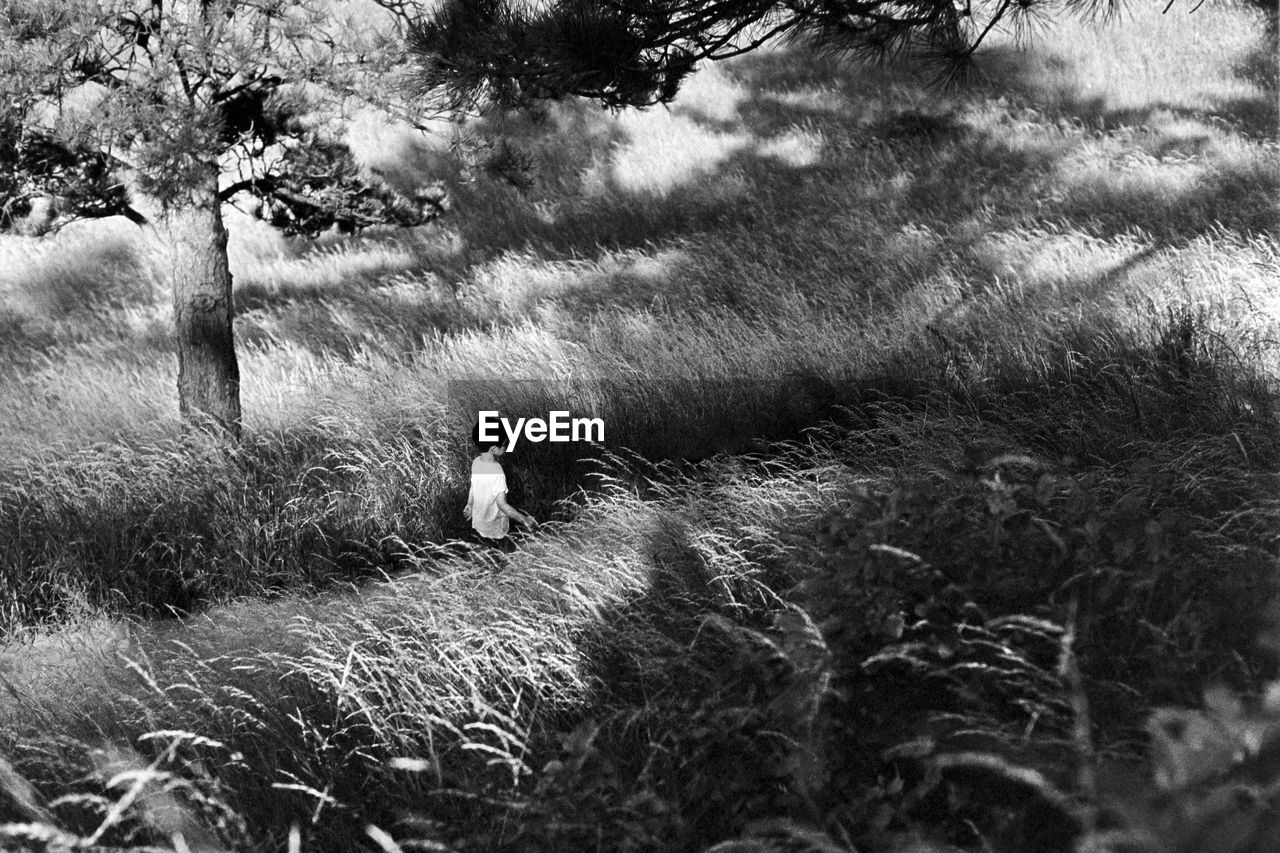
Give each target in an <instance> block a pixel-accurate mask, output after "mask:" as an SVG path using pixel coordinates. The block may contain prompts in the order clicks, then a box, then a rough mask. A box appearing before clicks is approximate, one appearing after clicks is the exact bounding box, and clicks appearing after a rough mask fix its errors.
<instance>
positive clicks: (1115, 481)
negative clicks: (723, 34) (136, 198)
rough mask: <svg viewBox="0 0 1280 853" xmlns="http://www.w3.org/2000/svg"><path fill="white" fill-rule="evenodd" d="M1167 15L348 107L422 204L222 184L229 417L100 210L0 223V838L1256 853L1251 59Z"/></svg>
mask: <svg viewBox="0 0 1280 853" xmlns="http://www.w3.org/2000/svg"><path fill="white" fill-rule="evenodd" d="M1188 9H1189V6H1188V7H1186V8H1184V7H1182V6H1175V7H1172V8H1171V9H1170V10H1169V11H1168V13H1167V14H1161V12H1160V7H1159V6H1154V7H1150V8H1145V7H1144V8H1141V9H1140V8H1138V7H1136V6H1135V7H1134V8H1132V9H1131V10H1130V11H1129V12H1127V13H1125V14H1124V15H1122V16H1120V17H1119V18H1117V19H1116V20H1113V21H1110V22H1109V23H1106V24H1105V25H1104V24H1094V23H1090V22H1082V21H1079V20H1075V19H1071V18H1066V17H1064V18H1062V19H1060V20H1057V21H1055V22H1054V23H1053V26H1052V27H1051V28H1049V29H1047V30H1046V31H1045V32H1044V33H1041V34H1039V35H1038V37H1037V38H1036V39H1035V40H1034V41H1033V42H1032V43H1031V46H1030V47H1029V48H1024V47H1022V46H1020V45H1019V44H1017V43H1015V42H1014V41H1013V39H1012V38H1010V37H1003V40H1000V41H997V42H996V43H993V44H992V46H991V48H990V50H988V51H987V52H986V54H985V55H984V56H983V57H982V59H981V61H980V62H979V64H978V66H977V68H976V69H975V72H974V74H973V76H972V79H971V80H970V81H969V82H967V83H966V84H965V85H963V86H961V87H959V88H956V89H952V90H946V91H942V90H939V89H937V88H935V87H933V86H931V84H930V82H929V78H928V75H927V74H926V73H925V72H924V71H922V70H920V69H916V68H913V67H910V66H906V65H898V66H891V67H884V68H881V67H871V66H860V65H856V64H852V63H850V62H848V61H841V60H838V59H835V58H832V57H829V56H824V55H815V54H813V53H812V52H810V51H808V50H806V49H805V48H804V47H803V46H802V45H782V46H776V47H773V48H769V49H766V50H761V51H757V52H755V53H751V54H748V55H745V56H743V57H740V58H738V59H736V60H733V61H732V62H729V63H724V64H721V65H717V66H713V67H706V68H703V69H701V70H700V71H699V72H698V73H697V74H695V75H694V76H693V77H692V78H691V79H690V80H689V82H688V83H687V84H686V87H685V89H684V90H683V91H682V93H681V95H680V97H679V98H678V99H677V100H676V101H675V103H673V104H672V105H671V106H670V108H661V107H659V108H654V109H650V110H646V111H639V112H625V113H609V112H604V111H601V110H599V109H597V108H595V107H593V106H591V105H589V104H585V103H578V102H563V103H555V104H550V105H548V106H547V107H546V108H545V109H542V110H538V111H531V112H528V113H523V114H519V115H511V116H504V117H501V118H496V117H495V118H489V119H486V120H485V121H484V123H483V124H482V125H476V124H474V123H473V124H471V125H463V126H461V127H458V128H455V129H453V130H451V131H449V132H450V133H453V134H456V135H457V137H458V140H460V141H461V142H462V144H461V145H454V146H452V148H451V147H450V146H449V145H448V142H449V140H448V139H443V138H442V139H440V140H435V141H432V142H424V141H422V140H420V139H419V138H417V137H415V136H413V135H412V134H410V133H409V132H408V131H407V130H404V129H401V128H397V127H381V126H377V125H374V124H371V123H369V122H367V121H365V122H357V123H356V124H353V126H352V131H351V132H352V139H353V142H354V144H355V145H356V146H357V147H358V148H359V149H360V152H361V156H362V157H363V158H364V159H365V162H366V164H367V165H369V166H371V167H376V168H378V169H380V170H382V171H383V172H384V173H385V174H387V175H389V176H390V179H391V180H403V181H406V182H407V181H412V180H417V179H420V178H421V176H423V175H426V176H428V177H429V178H430V179H431V180H437V179H438V180H443V181H444V182H445V183H446V184H447V185H448V186H449V188H450V196H451V210H450V212H449V213H448V215H447V216H446V217H444V218H442V219H441V220H440V221H439V222H437V223H434V224H432V225H430V226H426V227H423V228H421V229H413V230H410V231H386V232H382V231H369V232H366V233H365V234H363V235H361V236H353V237H340V236H326V237H324V238H321V239H320V240H318V241H315V242H304V241H297V242H295V241H291V240H286V239H283V238H281V237H279V236H277V235H275V234H274V233H273V232H271V231H270V230H269V229H267V228H266V226H264V225H262V224H261V223H259V222H257V221H256V220H253V219H251V218H250V217H248V216H246V215H243V214H240V213H238V212H236V211H229V213H228V217H229V225H230V228H231V231H232V235H231V247H230V251H231V253H232V268H233V274H234V276H235V282H236V293H235V299H236V330H237V336H238V341H239V355H240V367H241V374H242V394H243V399H244V408H245V418H246V438H245V441H244V443H243V446H241V447H239V448H236V449H235V450H227V449H226V448H223V447H219V446H217V445H214V444H211V443H210V444H206V443H204V442H203V441H202V440H201V439H199V438H198V437H193V436H186V437H183V436H182V435H181V434H180V430H179V426H178V416H177V404H176V392H175V374H176V366H175V358H174V354H173V353H174V348H173V345H172V342H171V340H170V331H169V323H170V310H169V307H168V301H167V300H168V296H167V294H166V293H164V292H162V291H161V290H160V289H159V288H157V287H156V286H155V284H154V283H153V282H152V281H151V278H150V276H149V273H148V264H147V256H148V251H149V249H148V245H147V242H146V238H145V236H144V235H143V234H142V233H141V232H139V231H137V230H135V229H133V227H132V226H130V225H128V224H127V223H123V222H116V221H107V222H97V223H75V224H73V225H70V226H68V227H66V228H64V229H62V230H61V231H60V232H59V233H58V234H56V235H54V236H52V237H49V238H44V239H40V240H33V239H30V238H19V237H10V236H4V237H0V567H2V568H3V571H2V572H0V634H3V635H4V636H5V637H6V638H7V642H6V643H5V645H4V646H3V647H0V697H3V698H0V837H3V838H4V839H6V840H5V842H4V843H5V844H6V845H9V846H10V847H12V848H13V849H27V850H64V849H91V850H96V849H102V850H106V849H122V848H124V849H162V850H177V851H182V850H184V849H187V850H191V851H220V850H233V849H234V850H282V851H283V850H289V851H295V850H305V851H347V850H358V849H367V850H384V851H393V850H406V851H407V850H414V849H418V850H441V851H443V850H455V851H460V853H462V851H482V850H484V851H488V850H496V851H542V850H546V851H578V850H583V851H586V850H601V851H641V850H680V851H707V853H712V851H714V853H755V851H783V850H788V851H790V850H805V851H844V853H849V851H917V853H940V851H951V850H985V851H1000V853H1004V851H1009V853H1013V851H1059V850H1061V851H1066V850H1082V851H1083V850H1090V851H1120V850H1125V851H1152V853H1154V852H1155V851H1187V853H1192V851H1200V850H1208V849H1214V850H1222V851H1237V852H1238V853H1243V851H1246V850H1253V851H1267V850H1273V849H1277V848H1280V836H1278V834H1280V819H1278V818H1277V811H1276V809H1277V808H1280V805H1278V804H1277V801H1276V797H1277V795H1276V785H1277V780H1278V779H1280V775H1278V774H1277V771H1276V770H1275V769H1274V767H1273V765H1275V763H1276V755H1277V752H1276V750H1277V740H1276V738H1275V735H1276V733H1277V729H1278V727H1280V688H1276V687H1275V686H1273V685H1274V684H1275V683H1277V682H1275V679H1276V678H1277V677H1280V671H1278V670H1277V663H1280V658H1278V657H1277V655H1280V619H1278V617H1277V614H1276V612H1275V610H1274V608H1273V606H1272V597H1273V594H1274V586H1275V573H1276V568H1277V557H1278V556H1280V537H1278V536H1277V531H1280V497H1278V496H1280V475H1278V474H1277V470H1278V466H1280V402H1278V401H1277V396H1276V394H1277V379H1280V242H1278V241H1280V140H1278V129H1277V123H1278V120H1277V104H1278V99H1280V83H1278V79H1277V78H1278V74H1277V65H1276V49H1277V48H1276V42H1275V38H1276V36H1275V29H1274V26H1273V25H1272V26H1270V27H1269V26H1268V22H1267V15H1266V14H1264V13H1263V12H1261V11H1259V10H1258V8H1257V7H1255V6H1249V5H1235V4H1233V3H1228V2H1224V1H1223V0H1216V2H1215V0H1211V2H1209V3H1206V4H1203V5H1201V6H1200V7H1198V8H1197V9H1196V10H1195V11H1194V12H1190V11H1188ZM494 140H498V141H496V142H495V141H494ZM458 151H465V152H469V153H467V154H466V156H462V155H459V154H457V153H456V152H458ZM566 398H570V399H573V400H575V401H582V402H583V405H585V406H587V407H588V408H589V409H590V413H591V414H593V415H597V416H600V417H602V418H603V419H604V421H605V424H606V442H605V446H604V447H597V448H586V449H577V450H575V449H573V448H572V446H569V447H570V449H568V450H566V449H564V446H554V445H548V444H544V445H538V446H536V447H535V446H531V445H524V446H522V447H521V448H518V449H517V451H516V452H515V453H513V454H511V455H510V456H508V457H507V459H506V464H507V468H508V471H509V472H510V473H511V475H512V477H513V481H515V482H516V483H518V488H517V489H516V494H514V495H513V503H514V504H515V505H516V506H518V507H520V508H521V509H525V510H527V511H529V512H531V513H533V514H534V515H536V516H537V517H538V518H539V519H542V520H543V521H544V524H543V526H542V527H541V528H540V529H539V530H538V532H537V533H536V534H535V535H532V536H528V537H526V538H524V539H523V540H522V542H521V547H520V549H519V550H518V551H517V552H516V553H514V554H511V555H509V556H507V557H504V558H496V557H495V556H494V555H491V554H481V553H476V552H474V551H473V550H471V549H470V548H468V547H467V546H464V545H461V544H459V543H458V541H457V540H459V539H461V538H463V536H464V534H465V532H466V527H465V522H464V520H463V519H462V517H461V512H460V510H461V506H462V503H463V501H464V499H465V494H466V487H467V482H466V476H467V471H468V465H467V463H468V460H469V458H470V455H471V449H470V447H469V431H470V422H469V418H473V417H474V411H475V409H476V408H478V407H480V406H481V405H482V404H483V405H484V407H485V408H490V407H491V408H499V409H501V410H503V412H504V413H505V414H508V415H510V416H521V415H531V414H539V413H544V412H546V411H547V410H548V409H549V408H552V407H553V406H558V405H559V404H560V403H562V402H563V401H564V400H565V399H566ZM469 413H470V414H469ZM1240 792H1245V793H1240ZM1246 794H1247V796H1246ZM1210 842H1212V844H1213V845H1217V846H1212V847H1211V846H1210Z"/></svg>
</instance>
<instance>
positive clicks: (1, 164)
mask: <svg viewBox="0 0 1280 853" xmlns="http://www.w3.org/2000/svg"><path fill="white" fill-rule="evenodd" d="M362 7H363V8H362ZM370 12H372V13H373V14H370ZM405 20H406V19H405V17H404V14H403V9H402V8H401V4H397V3H374V2H350V3H339V2H320V0H303V2H290V0H205V2H198V0H195V1H193V0H179V2H174V0H169V1H168V2H165V0H103V2H88V0H66V2H60V0H0V226H3V225H5V224H9V223H11V222H12V221H13V220H14V219H15V218H17V217H21V216H22V215H23V214H25V213H27V212H28V211H29V210H30V207H31V204H32V201H33V200H34V199H38V198H41V197H50V196H51V197H55V198H57V199H58V201H59V206H60V208H61V209H62V210H63V211H65V213H66V214H68V215H71V216H78V217H98V216H111V215H125V216H129V217H130V218H132V219H134V220H135V221H139V222H142V221H145V220H147V218H148V213H147V212H146V211H144V210H143V208H144V207H145V206H146V204H147V203H148V202H161V203H165V204H167V203H170V202H172V201H173V200H175V199H177V198H179V197H180V196H182V194H183V193H184V192H186V191H187V190H188V189H189V188H190V186H191V185H192V184H193V182H197V183H198V182H199V181H201V180H204V175H205V172H206V168H207V167H213V168H217V169H218V171H219V173H220V174H221V176H222V178H221V180H220V184H219V195H220V197H221V198H222V199H223V200H227V199H230V198H232V197H233V196H235V195H237V194H239V193H248V194H250V195H251V196H253V197H254V199H255V200H256V202H255V205H256V210H255V212H257V213H260V214H262V215H264V216H265V217H266V218H268V219H270V220H271V221H272V222H273V223H274V224H276V225H279V226H281V227H283V228H285V229H286V230H288V231H290V232H295V233H307V234H313V233H316V232H318V231H321V230H324V229H326V228H328V227H330V226H332V225H335V224H336V225H339V226H340V227H343V228H359V227H364V226H368V225H373V224H378V223H397V224H417V223H419V222H422V221H425V220H426V219H429V218H430V217H432V216H434V215H435V214H436V213H438V212H439V211H438V206H437V203H438V202H439V200H440V199H439V196H438V195H435V196H432V195H429V194H423V195H420V196H419V197H417V198H413V197H407V196H405V195H402V194H399V193H397V192H396V191H395V190H393V189H392V188H391V187H389V186H387V185H385V184H383V183H381V182H379V181H376V180H372V181H371V180H368V176H367V175H361V173H360V170H359V169H358V168H357V164H356V162H355V160H354V158H353V157H352V154H351V152H350V150H349V149H348V148H347V147H346V145H345V143H344V141H343V139H342V134H341V129H340V128H339V127H337V126H336V125H335V124H334V122H333V121H332V120H331V119H332V116H333V115H334V114H336V113H337V112H339V111H340V110H341V108H342V107H343V106H345V105H346V104H348V103H350V102H351V101H352V99H353V98H354V99H356V100H358V101H361V102H364V103H377V104H380V105H383V106H386V105H387V104H389V103H390V102H391V101H392V100H393V98H394V95H393V89H392V87H390V86H388V81H389V80H393V79H394V77H395V73H394V72H395V70H396V69H397V68H398V67H400V65H401V64H402V60H403V46H402V45H403V40H402V37H401V30H402V28H403V24H404V21H405Z"/></svg>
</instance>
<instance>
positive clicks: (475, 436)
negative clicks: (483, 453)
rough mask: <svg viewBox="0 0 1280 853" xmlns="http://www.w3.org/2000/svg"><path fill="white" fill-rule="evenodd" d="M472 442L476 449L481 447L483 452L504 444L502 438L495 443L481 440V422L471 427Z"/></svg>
mask: <svg viewBox="0 0 1280 853" xmlns="http://www.w3.org/2000/svg"><path fill="white" fill-rule="evenodd" d="M471 441H472V443H473V444H475V446H476V447H479V448H480V449H481V450H488V449H489V448H490V447H493V446H494V445H495V444H502V439H501V436H499V438H498V439H497V440H494V441H481V440H480V421H476V422H475V425H474V426H473V427H471Z"/></svg>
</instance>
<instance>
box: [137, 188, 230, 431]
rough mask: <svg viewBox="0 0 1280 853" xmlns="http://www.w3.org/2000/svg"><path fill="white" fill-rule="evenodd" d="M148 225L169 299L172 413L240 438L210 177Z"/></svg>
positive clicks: (217, 206) (222, 232)
mask: <svg viewBox="0 0 1280 853" xmlns="http://www.w3.org/2000/svg"><path fill="white" fill-rule="evenodd" d="M152 221H153V222H154V224H155V228H156V231H157V233H158V236H159V238H160V240H159V242H160V247H159V251H160V257H159V259H158V260H159V265H158V266H159V268H158V270H157V272H158V273H159V275H160V278H161V280H162V281H164V282H165V283H167V284H168V285H169V287H170V288H171V289H172V293H173V314H174V324H175V328H176V331H177V344H178V409H179V411H180V412H181V414H182V417H183V420H185V421H186V422H188V423H190V424H193V425H195V426H197V427H201V428H206V429H212V430H213V431H216V432H219V431H220V432H222V433H224V434H226V435H228V436H229V437H231V438H232V439H234V440H239V438H240V424H241V420H240V417H241V412H240V368H239V365H238V364H237V362H236V350H235V338H234V335H233V331H232V315H231V269H230V267H229V265H228V263H227V229H226V226H225V225H224V224H223V222H222V204H221V201H220V200H219V198H218V174H217V171H216V170H214V169H210V170H209V174H208V177H207V179H205V180H204V181H202V182H201V184H200V186H198V187H195V188H192V189H191V190H189V191H187V192H185V193H183V194H182V197H181V198H178V199H170V200H168V201H167V203H166V204H164V205H163V206H160V207H159V208H158V210H157V211H156V213H155V215H154V219H153V220H152Z"/></svg>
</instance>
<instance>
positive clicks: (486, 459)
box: [462, 423, 538, 551]
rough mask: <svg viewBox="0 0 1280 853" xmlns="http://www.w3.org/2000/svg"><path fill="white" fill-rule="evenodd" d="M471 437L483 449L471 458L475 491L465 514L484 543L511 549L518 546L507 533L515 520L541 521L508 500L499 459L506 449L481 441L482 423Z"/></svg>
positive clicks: (531, 524)
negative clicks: (512, 520)
mask: <svg viewBox="0 0 1280 853" xmlns="http://www.w3.org/2000/svg"><path fill="white" fill-rule="evenodd" d="M471 437H472V439H473V440H474V441H475V443H476V446H477V447H479V448H480V449H481V450H482V451H483V452H482V453H481V454H480V455H479V456H477V457H476V458H475V459H473V460H472V461H471V491H470V493H468V495H467V505H466V507H465V508H464V509H463V510H462V514H463V515H464V516H465V517H466V518H469V519H471V527H472V530H473V531H474V532H475V536H476V538H477V539H478V540H479V541H480V542H481V543H483V544H485V545H489V546H491V547H494V548H499V549H501V550H503V551H510V550H512V549H513V548H514V547H515V545H514V544H513V543H512V542H511V539H510V537H508V536H507V533H508V531H509V530H510V527H511V519H513V518H514V519H515V520H516V521H518V522H519V523H520V524H522V525H524V526H525V527H536V526H537V524H538V521H537V519H535V518H534V517H533V516H532V515H529V514H528V513H524V512H521V511H520V510H518V509H516V508H515V507H513V506H511V504H509V503H507V475H506V472H504V471H503V470H502V463H500V462H499V461H498V460H499V459H500V458H501V457H502V454H504V453H506V448H505V447H503V446H502V445H501V444H496V443H492V442H485V441H481V439H480V424H479V423H477V424H476V427H475V430H474V431H473V432H472V434H471Z"/></svg>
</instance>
